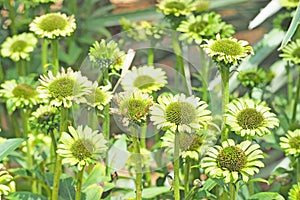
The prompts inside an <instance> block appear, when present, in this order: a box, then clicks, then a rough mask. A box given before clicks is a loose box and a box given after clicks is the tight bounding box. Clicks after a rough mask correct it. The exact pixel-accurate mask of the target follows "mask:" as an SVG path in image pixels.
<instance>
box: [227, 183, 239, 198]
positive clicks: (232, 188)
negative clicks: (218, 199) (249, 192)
mask: <svg viewBox="0 0 300 200" xmlns="http://www.w3.org/2000/svg"><path fill="white" fill-rule="evenodd" d="M229 189H230V200H236V198H237V193H236V188H235V184H234V183H229Z"/></svg>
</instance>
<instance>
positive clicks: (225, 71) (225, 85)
mask: <svg viewBox="0 0 300 200" xmlns="http://www.w3.org/2000/svg"><path fill="white" fill-rule="evenodd" d="M219 69H220V73H221V79H222V80H221V81H222V118H223V120H222V121H223V122H222V130H221V140H222V141H225V140H227V139H228V132H227V129H226V124H225V116H224V114H225V111H226V105H227V104H228V103H229V73H230V72H229V68H228V67H226V66H220V68H219Z"/></svg>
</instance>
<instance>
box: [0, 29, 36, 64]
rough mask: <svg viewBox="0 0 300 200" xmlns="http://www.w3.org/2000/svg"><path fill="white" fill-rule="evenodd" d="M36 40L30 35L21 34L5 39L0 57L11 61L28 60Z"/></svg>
mask: <svg viewBox="0 0 300 200" xmlns="http://www.w3.org/2000/svg"><path fill="white" fill-rule="evenodd" d="M37 41H38V40H37V39H36V37H35V36H34V34H32V33H22V34H19V35H14V36H12V37H7V38H6V39H5V41H4V42H3V43H2V45H1V55H2V56H3V57H9V58H11V59H12V60H13V61H15V62H17V61H19V60H30V53H31V52H32V51H33V50H34V48H35V46H36V44H37Z"/></svg>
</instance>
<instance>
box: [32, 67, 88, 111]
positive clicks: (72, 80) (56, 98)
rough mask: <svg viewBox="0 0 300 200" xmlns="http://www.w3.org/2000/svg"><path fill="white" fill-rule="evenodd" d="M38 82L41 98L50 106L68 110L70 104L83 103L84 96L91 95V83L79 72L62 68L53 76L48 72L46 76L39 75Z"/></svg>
mask: <svg viewBox="0 0 300 200" xmlns="http://www.w3.org/2000/svg"><path fill="white" fill-rule="evenodd" d="M39 81H40V82H41V85H40V86H39V87H38V88H37V90H38V91H39V93H40V94H39V96H40V97H41V98H45V99H48V100H49V101H50V105H53V106H56V107H59V106H63V107H66V108H70V107H71V106H72V103H73V102H75V103H85V102H86V99H85V98H84V96H85V95H86V94H89V93H91V86H92V82H91V81H89V80H88V79H87V78H86V77H85V76H82V75H81V72H80V71H73V70H72V69H71V68H68V69H67V71H65V69H64V68H62V69H61V72H58V73H57V75H56V76H53V74H52V72H51V71H49V72H48V75H41V77H40V79H39Z"/></svg>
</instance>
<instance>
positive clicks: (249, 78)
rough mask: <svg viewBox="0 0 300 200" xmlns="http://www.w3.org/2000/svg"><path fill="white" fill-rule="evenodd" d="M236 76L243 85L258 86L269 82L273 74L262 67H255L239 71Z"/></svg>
mask: <svg viewBox="0 0 300 200" xmlns="http://www.w3.org/2000/svg"><path fill="white" fill-rule="evenodd" d="M237 78H238V81H239V82H241V83H242V85H243V86H245V87H259V86H264V85H267V84H269V83H270V82H271V81H272V79H273V78H274V74H273V73H272V72H271V71H267V70H264V69H263V68H259V69H257V68H255V69H247V70H243V71H240V72H239V74H238V77H237Z"/></svg>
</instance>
